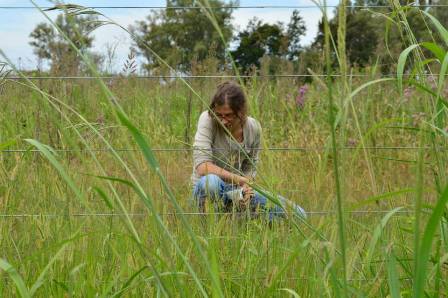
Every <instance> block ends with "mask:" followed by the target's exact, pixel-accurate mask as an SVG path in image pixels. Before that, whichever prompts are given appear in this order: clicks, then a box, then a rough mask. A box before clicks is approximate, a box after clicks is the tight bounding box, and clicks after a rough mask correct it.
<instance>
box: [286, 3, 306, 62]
mask: <svg viewBox="0 0 448 298" xmlns="http://www.w3.org/2000/svg"><path fill="white" fill-rule="evenodd" d="M305 32H306V27H305V21H304V20H303V18H302V17H301V16H300V14H299V11H298V10H294V11H293V12H292V16H291V20H290V21H289V24H288V31H287V36H288V42H289V47H288V57H289V59H290V60H296V59H297V58H298V57H299V55H300V52H301V51H302V46H301V45H300V41H301V39H302V37H303V35H305Z"/></svg>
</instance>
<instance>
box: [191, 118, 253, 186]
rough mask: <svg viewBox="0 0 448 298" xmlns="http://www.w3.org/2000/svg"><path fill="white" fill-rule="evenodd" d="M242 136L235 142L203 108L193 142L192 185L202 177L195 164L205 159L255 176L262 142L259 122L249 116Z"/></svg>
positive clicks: (239, 172) (222, 166)
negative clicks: (238, 141)
mask: <svg viewBox="0 0 448 298" xmlns="http://www.w3.org/2000/svg"><path fill="white" fill-rule="evenodd" d="M243 136H244V140H243V142H242V143H237V142H235V141H234V140H232V139H231V138H230V137H229V136H228V134H227V133H226V132H225V131H224V129H223V128H222V127H220V126H219V124H218V123H217V122H216V121H214V120H213V119H212V117H211V116H210V115H209V114H208V111H205V112H203V113H202V114H201V116H200V117H199V121H198V129H197V131H196V135H195V137H194V144H193V175H192V177H191V180H192V182H193V185H194V184H196V182H197V181H198V180H199V178H200V176H199V175H198V174H197V173H196V168H197V167H198V166H199V165H200V164H201V163H204V162H206V161H210V162H212V163H214V164H215V165H217V166H219V167H221V168H223V169H225V170H227V171H230V172H233V173H236V174H238V175H243V176H246V177H251V178H255V175H256V167H255V166H256V164H257V162H258V155H259V152H260V150H259V148H260V146H261V126H260V123H259V122H258V121H257V120H255V119H254V118H251V117H248V118H247V121H246V123H245V124H244V127H243ZM243 150H244V152H243Z"/></svg>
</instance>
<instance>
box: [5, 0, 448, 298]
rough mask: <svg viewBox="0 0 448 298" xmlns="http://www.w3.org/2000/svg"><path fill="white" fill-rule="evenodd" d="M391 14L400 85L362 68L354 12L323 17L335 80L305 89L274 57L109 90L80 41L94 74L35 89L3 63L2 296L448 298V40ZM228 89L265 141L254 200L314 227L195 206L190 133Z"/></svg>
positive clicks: (433, 26)
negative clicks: (292, 208) (397, 37)
mask: <svg viewBox="0 0 448 298" xmlns="http://www.w3.org/2000/svg"><path fill="white" fill-rule="evenodd" d="M199 3H200V4H199V5H203V7H202V9H203V10H204V13H205V15H207V16H208V19H209V21H210V22H211V23H212V24H213V25H214V28H215V30H216V31H217V32H218V33H219V32H220V27H219V24H218V23H217V22H216V19H215V17H214V14H213V11H212V10H210V9H207V3H208V2H207V1H205V2H204V3H202V2H199ZM341 5H342V9H343V8H344V5H346V4H345V2H344V1H342V2H341ZM58 9H61V10H63V11H64V10H65V11H64V12H65V13H70V14H72V15H75V16H76V15H77V16H83V15H94V14H95V15H97V17H98V18H99V19H100V20H101V19H102V18H105V17H104V16H102V15H99V14H96V13H95V12H94V11H93V10H88V9H84V8H82V7H78V6H59V7H58ZM391 9H392V11H393V17H394V18H396V19H395V20H396V21H397V23H399V24H400V29H401V30H402V32H405V34H403V38H405V40H404V44H405V45H407V47H406V48H405V49H404V50H403V51H401V52H400V55H399V58H398V60H397V61H396V67H395V69H394V71H395V72H396V75H394V76H393V77H390V76H384V74H383V73H382V70H381V67H379V66H378V65H376V64H374V63H373V64H371V65H370V64H369V66H366V67H363V68H355V67H353V68H351V67H349V65H350V63H349V61H348V60H347V57H346V53H345V45H344V42H343V41H344V38H342V39H341V38H340V36H341V35H342V36H344V35H345V33H346V32H345V30H346V27H345V17H344V16H342V17H340V18H339V23H338V24H339V25H338V26H337V30H336V32H333V33H332V31H334V29H332V28H334V27H332V26H333V25H332V23H331V22H328V20H327V19H326V18H324V19H323V22H322V29H323V33H324V34H323V36H322V37H323V39H322V54H323V59H322V60H323V61H322V63H323V64H322V65H320V68H321V70H322V71H323V72H324V74H325V75H324V76H320V75H318V74H316V73H315V72H314V71H313V70H310V71H309V74H311V75H312V76H311V77H308V79H307V80H305V79H304V78H301V77H288V76H279V77H275V76H271V75H270V74H272V67H271V66H272V60H270V59H269V56H264V58H262V59H261V60H260V65H259V71H258V72H256V73H254V74H253V75H247V76H238V74H239V72H238V71H236V69H235V68H229V69H218V68H217V67H216V59H215V58H216V57H214V56H213V55H211V54H210V55H208V56H207V58H204V59H203V60H202V61H195V62H194V63H193V64H192V65H189V67H191V68H192V69H194V70H191V72H194V71H198V70H207V69H215V70H216V74H218V77H209V78H201V77H196V78H182V77H174V78H159V77H156V78H148V77H146V78H141V77H137V76H134V75H133V74H132V72H130V74H129V73H128V75H123V76H117V77H114V78H107V79H102V78H101V74H100V73H99V72H98V71H97V70H96V67H95V64H94V63H91V62H92V60H91V59H89V55H88V54H86V53H85V52H84V51H80V50H79V47H78V46H77V45H76V44H74V43H70V38H69V37H68V36H65V38H66V39H65V42H66V43H67V45H68V46H70V47H71V49H72V50H71V51H73V53H76V55H75V56H76V57H78V58H79V59H81V60H82V63H83V67H84V68H85V69H87V71H88V73H89V74H90V75H91V76H93V77H94V78H93V79H91V80H86V79H77V80H49V79H48V80H46V79H32V78H31V79H29V78H28V76H27V74H26V73H23V72H21V71H20V70H18V69H16V68H15V66H14V65H13V64H12V63H11V62H10V61H9V60H8V57H7V56H6V55H5V54H4V53H3V52H2V51H1V50H0V54H1V56H2V58H3V59H4V61H5V63H4V67H3V68H2V81H1V83H2V85H1V93H0V103H1V106H2V109H0V119H1V122H0V132H1V134H0V147H1V148H0V149H1V150H2V151H1V153H0V169H1V170H0V295H1V296H5V297H10V296H15V295H20V296H23V297H30V296H34V295H35V296H70V297H71V296H76V297H79V296H82V297H91V296H101V297H103V296H113V297H118V296H125V297H130V296H157V297H158V296H170V297H171V296H182V297H191V296H218V297H222V296H225V297H232V296H241V297H251V296H253V297H284V296H294V297H317V296H331V297H333V296H337V297H339V296H345V297H353V296H359V297H386V296H390V297H400V296H404V297H410V296H413V297H424V296H429V297H443V296H446V295H447V293H448V288H447V286H448V285H447V282H446V281H447V280H448V271H447V269H448V267H447V266H448V265H447V264H448V263H447V260H448V215H447V214H448V213H447V201H448V181H447V177H446V176H447V161H448V160H447V159H448V157H447V135H448V131H447V129H448V124H447V122H446V108H447V106H446V104H447V102H446V98H447V97H448V96H447V91H446V90H447V89H446V88H445V85H444V83H445V78H444V75H445V73H446V70H447V67H448V55H447V54H446V45H447V44H448V32H447V31H446V29H445V28H444V27H443V25H442V24H441V23H440V22H438V21H437V19H436V18H434V17H433V16H432V15H431V14H429V13H427V12H425V11H424V10H421V11H419V13H420V15H421V17H422V18H424V19H425V20H426V22H427V26H428V27H427V29H428V30H432V32H433V34H434V35H437V37H435V38H434V39H433V40H427V41H425V43H422V41H420V40H419V41H417V40H416V39H415V36H414V35H413V33H412V32H413V31H412V28H411V26H409V23H408V22H407V19H406V14H405V12H406V7H404V6H401V5H400V3H398V2H397V1H393V2H392V3H391ZM42 13H43V14H46V12H44V11H42ZM107 21H108V22H109V23H110V22H111V20H107ZM52 25H53V28H54V30H59V29H60V27H58V26H57V24H55V23H53V24H52ZM55 25H56V26H55ZM123 29H125V28H123ZM61 32H62V31H61ZM128 32H129V33H130V34H134V33H133V32H132V30H128ZM221 33H222V32H221ZM221 36H222V35H221ZM338 36H339V38H338ZM134 37H135V38H137V39H138V38H139V37H138V35H134ZM331 37H332V38H331ZM334 40H339V42H338V43H333V42H332V41H334ZM439 41H441V42H439ZM139 42H141V39H139ZM139 45H141V46H143V45H144V43H139ZM146 50H147V51H148V52H150V53H151V55H153V56H154V57H156V58H157V59H159V58H160V59H159V60H158V61H157V65H158V66H160V65H163V67H164V68H166V69H168V70H169V71H171V74H176V72H174V71H173V70H172V69H170V64H169V63H167V62H166V59H161V57H159V56H157V53H156V52H153V51H152V49H151V48H149V47H148V48H147V49H146ZM78 58H77V59H78ZM130 59H131V60H132V56H131V57H130ZM274 63H275V59H274ZM277 64H278V63H277ZM127 65H128V66H129V65H132V61H129V63H128V64H127ZM291 65H292V64H288V63H283V64H281V63H280V66H278V65H277V66H278V67H279V68H277V69H276V70H275V71H276V74H280V75H281V74H290V73H291V71H293V69H294V68H293V67H292V66H291ZM128 68H129V67H128ZM9 70H11V71H12V73H13V74H14V75H16V76H18V77H19V78H18V79H12V78H10V77H9V76H10V75H11V74H10V73H8V71H9ZM165 73H166V71H165ZM196 74H198V73H196ZM199 74H200V73H199ZM219 76H222V77H219ZM225 76H234V77H235V80H238V81H239V82H240V83H241V84H243V85H244V88H245V91H246V93H247V96H248V99H249V102H250V115H252V116H253V117H255V118H257V119H258V120H259V121H260V122H261V124H262V127H263V137H264V139H263V151H262V154H261V162H260V165H259V170H258V176H257V180H256V185H255V187H256V188H259V189H265V190H268V191H269V192H271V193H273V194H282V195H284V196H286V197H288V198H289V199H291V200H292V201H294V202H296V203H299V204H300V205H301V206H303V207H304V209H305V210H307V211H308V215H309V216H308V219H307V220H302V219H300V218H297V217H294V216H293V215H290V216H288V218H287V219H285V220H279V221H274V222H272V223H269V222H267V221H266V220H265V219H264V218H263V217H262V216H260V217H259V218H255V219H249V218H248V217H249V215H247V214H238V213H229V214H222V213H220V212H217V210H213V208H208V213H207V214H205V215H204V214H198V211H197V210H196V209H195V208H194V207H193V206H192V205H191V200H190V197H191V187H192V186H191V185H190V175H191V171H192V161H191V150H192V138H193V136H194V132H195V130H196V127H195V124H196V121H197V119H198V117H199V115H200V113H201V112H202V111H204V110H205V109H206V108H207V102H208V100H209V98H210V97H211V96H212V94H213V92H214V90H215V86H216V85H217V84H218V83H220V82H222V81H224V80H227V79H228V78H227V77H225ZM22 149H24V150H22ZM271 200H272V202H270V204H275V197H272V198H271Z"/></svg>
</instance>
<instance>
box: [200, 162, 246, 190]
mask: <svg viewBox="0 0 448 298" xmlns="http://www.w3.org/2000/svg"><path fill="white" fill-rule="evenodd" d="M196 173H198V175H199V176H205V175H207V174H215V175H217V176H219V177H220V178H221V179H222V180H224V181H226V182H229V183H233V184H238V185H241V186H242V185H244V184H246V183H248V182H249V179H248V178H246V177H244V176H240V175H238V174H235V173H232V172H229V171H227V170H225V169H223V168H221V167H218V166H217V165H215V164H214V163H213V162H210V161H206V162H203V163H201V164H199V165H198V166H197V167H196Z"/></svg>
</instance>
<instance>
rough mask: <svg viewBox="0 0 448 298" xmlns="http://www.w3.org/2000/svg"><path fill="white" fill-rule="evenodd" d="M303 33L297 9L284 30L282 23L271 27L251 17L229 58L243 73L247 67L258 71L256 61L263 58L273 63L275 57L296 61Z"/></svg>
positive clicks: (258, 65)
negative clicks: (269, 59)
mask: <svg viewBox="0 0 448 298" xmlns="http://www.w3.org/2000/svg"><path fill="white" fill-rule="evenodd" d="M305 30H306V28H305V23H304V21H303V19H302V17H301V16H300V15H299V11H297V10H295V11H294V12H293V14H292V17H291V20H290V22H289V24H288V25H287V28H284V26H283V24H282V23H277V24H273V25H271V24H268V23H263V22H262V21H260V20H258V19H257V18H253V19H252V20H250V21H249V23H248V25H247V27H246V29H245V30H243V31H241V32H240V33H239V34H238V36H237V38H236V39H237V41H238V47H237V48H236V49H235V50H234V51H232V56H233V58H234V59H235V62H236V63H237V65H238V66H239V67H241V68H242V69H243V70H244V71H247V70H249V69H250V68H251V67H257V68H259V67H260V59H261V58H262V57H263V56H265V55H268V56H269V57H270V58H273V60H274V61H275V60H277V59H278V58H280V59H290V60H297V59H298V57H299V54H300V52H301V50H302V48H301V46H300V41H301V37H302V36H303V35H304V34H305Z"/></svg>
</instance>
